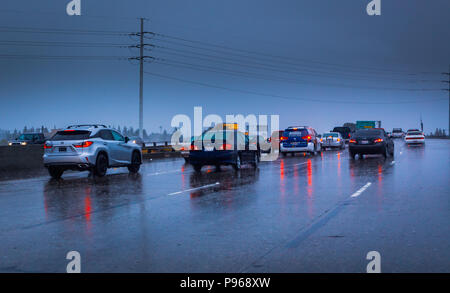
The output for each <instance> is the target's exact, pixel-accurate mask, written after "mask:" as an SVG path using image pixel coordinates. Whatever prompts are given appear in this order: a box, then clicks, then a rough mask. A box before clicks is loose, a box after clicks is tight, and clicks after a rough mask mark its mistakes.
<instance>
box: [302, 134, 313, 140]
mask: <svg viewBox="0 0 450 293" xmlns="http://www.w3.org/2000/svg"><path fill="white" fill-rule="evenodd" d="M302 139H306V140H307V141H310V140H311V136H310V135H307V136H303V137H302Z"/></svg>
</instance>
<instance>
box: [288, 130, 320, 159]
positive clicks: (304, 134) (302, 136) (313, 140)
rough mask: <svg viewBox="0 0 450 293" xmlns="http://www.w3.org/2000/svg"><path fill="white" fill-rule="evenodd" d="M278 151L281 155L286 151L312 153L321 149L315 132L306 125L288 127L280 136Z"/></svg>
mask: <svg viewBox="0 0 450 293" xmlns="http://www.w3.org/2000/svg"><path fill="white" fill-rule="evenodd" d="M280 140H281V144H280V152H281V154H282V155H283V156H286V155H287V154H288V153H291V154H295V153H310V154H312V155H315V154H317V153H318V152H321V151H322V145H321V143H320V138H319V137H318V135H317V132H316V131H315V130H314V129H313V128H311V127H308V126H297V127H289V128H287V129H286V130H285V131H284V132H283V136H282V137H281V138H280Z"/></svg>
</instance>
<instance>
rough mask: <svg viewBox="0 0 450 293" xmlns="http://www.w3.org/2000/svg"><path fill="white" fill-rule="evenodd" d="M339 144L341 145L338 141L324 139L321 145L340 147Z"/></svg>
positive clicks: (324, 146)
mask: <svg viewBox="0 0 450 293" xmlns="http://www.w3.org/2000/svg"><path fill="white" fill-rule="evenodd" d="M344 143H345V142H344ZM340 146H341V143H340V142H325V141H324V142H322V147H323V148H337V147H340Z"/></svg>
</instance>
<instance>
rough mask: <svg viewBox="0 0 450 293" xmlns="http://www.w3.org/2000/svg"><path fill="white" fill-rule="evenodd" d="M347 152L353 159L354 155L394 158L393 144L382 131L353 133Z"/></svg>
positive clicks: (373, 130) (361, 130)
mask: <svg viewBox="0 0 450 293" xmlns="http://www.w3.org/2000/svg"><path fill="white" fill-rule="evenodd" d="M348 152H349V154H350V157H352V158H353V159H354V158H355V156H356V155H360V156H362V155H368V154H381V155H383V156H384V157H385V158H386V157H387V156H388V155H391V156H392V157H393V156H394V142H393V141H392V138H390V137H389V136H388V135H387V134H386V132H385V131H384V129H381V128H378V129H376V128H373V129H360V130H357V131H356V132H355V133H353V135H352V137H351V139H350V141H349V145H348Z"/></svg>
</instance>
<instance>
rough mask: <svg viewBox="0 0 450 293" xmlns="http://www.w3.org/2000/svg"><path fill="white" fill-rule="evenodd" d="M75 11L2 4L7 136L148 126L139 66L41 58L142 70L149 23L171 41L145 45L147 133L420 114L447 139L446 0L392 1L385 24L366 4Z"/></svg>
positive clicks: (203, 4)
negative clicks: (206, 118)
mask: <svg viewBox="0 0 450 293" xmlns="http://www.w3.org/2000/svg"><path fill="white" fill-rule="evenodd" d="M68 2H69V0H39V1H31V0H30V1H24V0H2V1H1V4H0V27H1V28H0V128H2V129H14V128H17V129H22V128H23V126H24V125H27V126H28V127H31V126H34V127H36V126H40V125H45V126H48V127H53V126H54V125H56V126H57V127H63V126H65V125H68V124H71V123H93V122H98V123H105V124H110V125H121V126H124V125H126V126H133V127H137V126H138V99H139V67H138V65H136V64H135V63H136V61H131V62H129V61H127V60H98V59H97V58H94V60H86V59H81V60H78V59H76V58H69V59H64V60H47V59H42V57H43V56H123V57H136V56H138V50H137V49H133V48H131V49H130V48H126V47H125V46H127V45H132V44H137V43H138V39H137V37H132V36H131V37H130V36H128V35H127V33H135V32H137V31H138V29H139V23H138V19H137V18H138V17H145V18H147V19H148V21H146V23H145V29H146V31H151V32H156V33H160V34H163V35H166V36H168V37H163V36H160V37H154V38H153V39H146V43H148V44H153V45H157V46H159V48H158V47H157V48H154V49H152V50H151V51H146V53H145V54H146V55H148V56H152V57H156V58H159V61H157V62H152V63H146V64H145V71H147V72H149V73H152V74H158V75H162V76H164V78H163V77H162V76H155V75H149V74H146V75H145V82H144V128H146V129H147V130H148V131H159V127H160V126H162V127H163V128H169V126H170V121H171V119H172V117H173V116H174V115H176V114H187V115H190V116H192V114H193V107H194V106H202V107H203V112H204V114H205V115H206V114H219V115H221V116H223V117H224V116H225V115H226V114H245V115H247V114H251V113H252V114H279V115H280V124H281V128H284V127H287V126H289V125H299V124H301V125H310V126H312V127H314V128H316V129H317V130H318V131H319V132H324V131H328V130H330V129H331V128H333V127H334V126H336V125H341V124H342V123H344V122H355V121H356V120H382V121H383V126H384V127H385V128H387V129H389V130H391V129H392V128H393V127H402V128H404V129H407V128H413V127H414V128H416V127H419V122H420V120H419V119H420V115H422V117H423V121H424V125H425V131H426V132H429V131H432V130H434V129H435V128H437V127H439V128H447V127H448V112H449V105H448V103H449V102H448V92H445V91H442V90H439V89H442V88H445V87H448V84H445V83H443V82H441V81H442V80H443V79H446V78H448V76H447V77H445V76H444V75H441V74H439V73H441V72H445V71H447V72H448V71H449V64H450V54H449V52H450V17H449V13H450V1H448V0H433V1H423V0H408V1H400V0H382V15H381V16H375V17H374V16H372V17H370V16H368V15H367V14H366V5H367V3H368V2H369V0H340V1H337V0H279V1H275V0H270V1H269V0H252V1H248V0H246V1H244V0H239V1H238V0H227V1H211V0H192V1H186V0H180V1H173V0H171V1H168V0H164V1H162V0H161V1H159V0H158V1H150V0H145V1H144V0H141V1H133V0H127V1H118V0H103V1H101V0H81V2H82V14H83V15H82V16H67V15H66V7H65V6H66V4H67V3H68ZM49 30H53V31H49ZM57 30H62V31H57ZM30 31H32V32H30ZM69 31H77V32H78V33H73V32H72V33H67V32H69ZM93 31H96V33H94V32H93ZM61 32H66V33H61ZM108 32H114V33H108ZM121 33H122V34H121ZM147 36H149V37H151V35H147ZM173 37H177V38H180V39H176V38H173ZM182 39H183V40H182ZM192 41H198V42H192ZM99 43H102V45H99ZM83 44H84V47H82V45H83ZM95 44H97V45H95ZM210 44H213V45H217V46H210ZM75 45H77V46H75ZM119 45H123V46H124V47H119ZM224 46H226V47H230V48H233V50H230V49H226V48H223V47H224ZM160 47H163V48H160ZM149 48H150V47H149ZM8 55H19V56H17V57H15V58H11V57H8ZM33 56H40V58H37V57H33ZM281 57H283V58H281ZM225 88H226V89H228V90H226V89H225ZM421 89H427V90H426V91H422V90H421ZM430 89H431V90H430ZM244 92H253V93H255V94H246V93H244ZM258 93H259V94H261V95H258ZM368 103H376V104H368Z"/></svg>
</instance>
